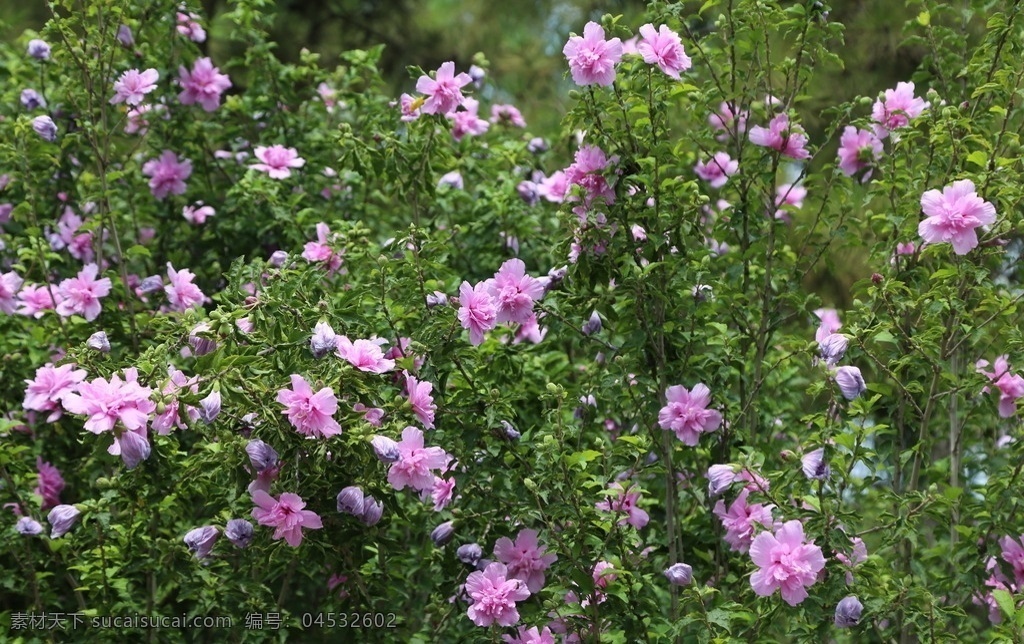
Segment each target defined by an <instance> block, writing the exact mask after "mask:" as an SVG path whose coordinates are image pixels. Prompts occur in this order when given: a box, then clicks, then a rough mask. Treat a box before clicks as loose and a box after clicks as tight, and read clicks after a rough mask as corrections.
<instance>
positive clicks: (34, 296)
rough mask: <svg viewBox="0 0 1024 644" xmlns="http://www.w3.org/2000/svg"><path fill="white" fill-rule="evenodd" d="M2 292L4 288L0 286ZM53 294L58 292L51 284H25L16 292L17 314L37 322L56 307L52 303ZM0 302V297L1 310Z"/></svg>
mask: <svg viewBox="0 0 1024 644" xmlns="http://www.w3.org/2000/svg"><path fill="white" fill-rule="evenodd" d="M2 283H3V276H0V284H2ZM2 290H4V287H3V286H0V291H2ZM55 294H59V290H58V288H57V287H56V286H54V285H52V284H42V285H39V284H25V285H24V286H23V287H22V288H21V290H20V291H19V292H18V313H19V314H21V315H30V316H32V317H34V318H36V319H37V320H38V319H39V318H41V317H43V314H44V312H45V311H49V310H51V309H54V308H56V307H57V303H56V302H54V301H53V297H54V295H55ZM2 300H3V298H2V297H0V310H2V308H3V304H2Z"/></svg>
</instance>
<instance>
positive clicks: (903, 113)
mask: <svg viewBox="0 0 1024 644" xmlns="http://www.w3.org/2000/svg"><path fill="white" fill-rule="evenodd" d="M929 106H930V104H929V103H928V102H927V101H925V100H924V99H923V98H918V97H916V96H914V84H913V83H896V89H887V90H885V94H884V97H883V98H879V99H878V100H877V101H875V104H874V106H873V107H872V108H871V118H872V119H874V120H875V122H876V123H878V125H876V126H875V134H876V135H878V138H880V139H884V138H885V137H886V136H888V135H889V132H891V131H892V130H895V129H897V128H901V127H906V126H907V125H909V124H910V121H911V119H915V118H917V117H918V116H920V115H921V113H922V112H924V111H925V110H926V109H928V107H929Z"/></svg>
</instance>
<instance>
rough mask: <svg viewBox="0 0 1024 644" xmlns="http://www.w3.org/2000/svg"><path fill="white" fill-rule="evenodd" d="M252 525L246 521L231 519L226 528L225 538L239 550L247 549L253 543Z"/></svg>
mask: <svg viewBox="0 0 1024 644" xmlns="http://www.w3.org/2000/svg"><path fill="white" fill-rule="evenodd" d="M252 533H253V528H252V524H251V523H249V522H248V521H246V520H245V519H231V520H230V521H228V525H227V527H226V528H224V536H225V537H227V538H228V540H229V541H230V542H231V543H233V544H235V546H236V547H238V548H245V547H247V546H248V545H249V544H250V543H252Z"/></svg>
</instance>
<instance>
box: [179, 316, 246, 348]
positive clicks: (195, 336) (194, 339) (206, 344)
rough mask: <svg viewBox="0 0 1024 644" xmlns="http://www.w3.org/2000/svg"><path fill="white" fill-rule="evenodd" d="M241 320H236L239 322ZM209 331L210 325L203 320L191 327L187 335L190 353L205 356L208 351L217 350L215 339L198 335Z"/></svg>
mask: <svg viewBox="0 0 1024 644" xmlns="http://www.w3.org/2000/svg"><path fill="white" fill-rule="evenodd" d="M240 321H241V320H238V321H236V323H237V322H240ZM209 331H210V325H209V324H207V323H205V322H203V323H202V324H199V325H198V326H196V328H194V329H192V332H191V333H190V334H189V336H188V343H189V346H191V347H192V353H194V354H195V355H197V356H205V355H206V354H208V353H213V352H214V351H216V350H217V341H216V340H211V339H209V338H204V337H202V336H200V335H199V334H200V333H208V332H209Z"/></svg>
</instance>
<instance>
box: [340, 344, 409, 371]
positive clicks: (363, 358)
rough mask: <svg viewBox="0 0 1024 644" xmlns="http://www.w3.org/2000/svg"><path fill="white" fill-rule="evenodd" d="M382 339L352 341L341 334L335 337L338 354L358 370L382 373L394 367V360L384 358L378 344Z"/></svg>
mask: <svg viewBox="0 0 1024 644" xmlns="http://www.w3.org/2000/svg"><path fill="white" fill-rule="evenodd" d="M382 342H384V341H383V340H377V341H374V340H356V341H355V342H352V341H351V340H349V339H348V338H347V337H345V336H343V335H341V336H338V338H337V343H338V349H337V350H338V355H339V356H341V357H342V359H344V360H347V361H348V362H349V364H351V365H352V366H353V367H355V368H356V369H359V370H360V371H369V372H370V373H384V372H386V371H391V370H392V369H394V368H395V361H394V360H387V359H385V358H384V352H383V351H382V350H381V348H380V345H381V343H382Z"/></svg>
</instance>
